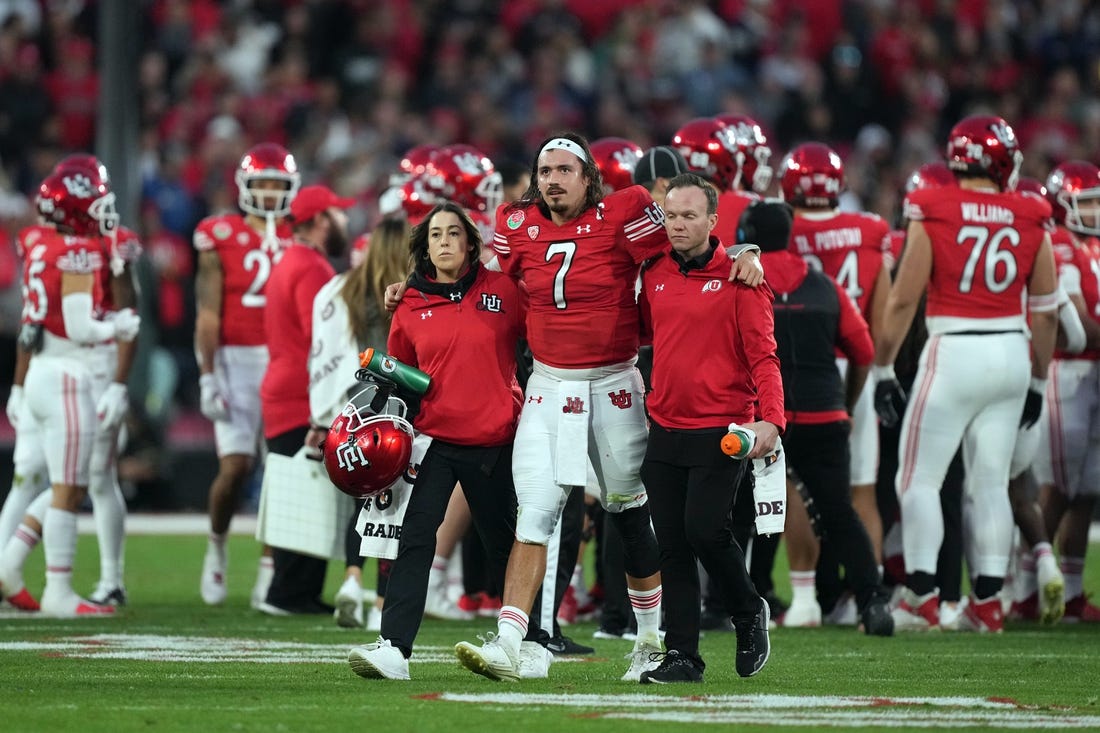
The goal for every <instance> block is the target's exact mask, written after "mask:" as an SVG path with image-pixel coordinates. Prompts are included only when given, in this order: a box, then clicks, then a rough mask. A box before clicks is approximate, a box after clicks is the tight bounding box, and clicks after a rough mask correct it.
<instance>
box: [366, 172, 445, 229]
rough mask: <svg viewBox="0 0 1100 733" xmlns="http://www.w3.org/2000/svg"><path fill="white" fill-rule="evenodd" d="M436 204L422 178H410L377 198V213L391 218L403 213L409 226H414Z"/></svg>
mask: <svg viewBox="0 0 1100 733" xmlns="http://www.w3.org/2000/svg"><path fill="white" fill-rule="evenodd" d="M435 204H436V196H435V194H434V193H433V192H432V191H430V190H428V187H427V186H426V185H425V183H424V180H423V179H422V178H410V179H409V180H407V181H405V182H404V183H402V184H401V185H399V186H394V187H392V188H387V189H386V190H385V191H384V192H383V193H382V195H381V196H379V197H378V213H379V214H381V215H382V216H393V215H394V214H396V213H397V212H399V211H403V212H405V218H407V219H408V220H409V224H411V225H412V226H416V225H417V224H419V223H420V222H421V221H423V219H424V217H425V216H427V215H428V212H429V211H431V210H432V207H434V206H435Z"/></svg>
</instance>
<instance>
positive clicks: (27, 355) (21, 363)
mask: <svg viewBox="0 0 1100 733" xmlns="http://www.w3.org/2000/svg"><path fill="white" fill-rule="evenodd" d="M30 365H31V352H29V351H27V350H26V349H24V348H23V345H22V344H20V343H19V342H16V344H15V376H14V377H13V378H12V382H11V383H12V386H13V387H22V386H23V382H24V381H25V380H26V379H27V369H29V368H30Z"/></svg>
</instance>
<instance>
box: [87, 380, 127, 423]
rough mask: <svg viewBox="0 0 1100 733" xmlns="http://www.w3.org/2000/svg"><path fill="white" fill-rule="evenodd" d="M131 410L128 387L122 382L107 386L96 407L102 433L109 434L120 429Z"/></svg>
mask: <svg viewBox="0 0 1100 733" xmlns="http://www.w3.org/2000/svg"><path fill="white" fill-rule="evenodd" d="M129 409H130V393H129V392H128V391H127V389H126V385H125V384H122V383H121V382H111V383H110V384H109V385H107V389H106V391H104V392H103V394H102V395H101V396H100V398H99V402H97V403H96V406H95V414H96V418H98V419H99V430H100V432H103V433H109V432H111V431H113V430H115V429H116V428H118V426H119V425H121V424H122V418H124V417H126V412H127V411H128V410H129Z"/></svg>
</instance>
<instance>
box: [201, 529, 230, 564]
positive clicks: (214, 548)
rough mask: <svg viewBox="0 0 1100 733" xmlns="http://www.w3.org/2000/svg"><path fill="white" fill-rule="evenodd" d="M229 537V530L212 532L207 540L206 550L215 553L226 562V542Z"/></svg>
mask: <svg viewBox="0 0 1100 733" xmlns="http://www.w3.org/2000/svg"><path fill="white" fill-rule="evenodd" d="M228 538H229V533H228V532H221V533H218V532H211V533H210V535H209V537H208V538H207V541H206V551H207V552H213V553H215V554H216V555H217V556H218V557H219V558H220V559H221V560H222V561H223V562H224V561H225V557H226V553H225V543H226V540H227V539H228Z"/></svg>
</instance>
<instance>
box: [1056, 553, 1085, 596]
mask: <svg viewBox="0 0 1100 733" xmlns="http://www.w3.org/2000/svg"><path fill="white" fill-rule="evenodd" d="M1058 566H1059V568H1060V569H1061V570H1062V577H1063V578H1065V580H1066V600H1067V601H1068V600H1071V599H1074V598H1076V597H1077V596H1079V595H1081V594H1082V593H1084V592H1085V588H1084V585H1083V584H1082V582H1081V574H1082V573H1084V571H1085V558H1083V557H1069V556H1068V555H1063V556H1062V560H1061V562H1059V563H1058Z"/></svg>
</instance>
